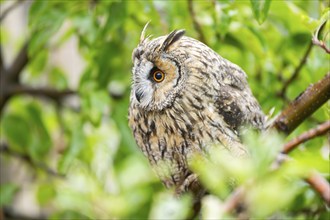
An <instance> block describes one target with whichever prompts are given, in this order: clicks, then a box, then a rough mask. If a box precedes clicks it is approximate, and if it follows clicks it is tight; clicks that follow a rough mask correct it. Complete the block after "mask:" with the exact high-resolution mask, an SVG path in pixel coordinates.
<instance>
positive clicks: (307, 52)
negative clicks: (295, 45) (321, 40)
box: [279, 42, 313, 97]
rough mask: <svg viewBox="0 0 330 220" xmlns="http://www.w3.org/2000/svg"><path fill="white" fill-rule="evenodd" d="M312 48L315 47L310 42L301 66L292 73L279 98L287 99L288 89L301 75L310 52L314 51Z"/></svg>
mask: <svg viewBox="0 0 330 220" xmlns="http://www.w3.org/2000/svg"><path fill="white" fill-rule="evenodd" d="M312 47H313V43H312V42H310V43H309V45H308V47H307V50H306V52H305V54H304V56H303V57H302V58H301V60H300V63H299V65H298V66H297V67H296V69H295V70H294V72H293V73H292V75H291V77H290V78H289V79H287V80H286V81H285V82H284V85H283V87H282V90H281V92H280V93H279V96H280V97H285V94H286V90H287V89H288V87H289V85H290V84H291V83H292V82H293V81H294V80H295V79H296V78H297V77H298V75H299V73H300V70H301V69H302V67H303V66H304V64H305V63H306V61H307V57H308V56H309V54H310V52H311V51H312Z"/></svg>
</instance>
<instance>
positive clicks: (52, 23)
mask: <svg viewBox="0 0 330 220" xmlns="http://www.w3.org/2000/svg"><path fill="white" fill-rule="evenodd" d="M61 6H62V5H61V4H59V3H58V2H56V1H53V2H52V1H34V2H33V4H32V6H31V8H30V11H29V27H30V30H31V32H32V33H33V34H31V40H30V44H29V54H30V56H34V55H35V53H36V52H38V51H39V50H40V49H42V47H43V46H44V45H45V44H46V43H47V42H48V41H49V39H50V38H51V37H52V36H53V35H54V34H55V33H56V32H57V31H58V29H59V28H60V27H61V26H62V23H63V22H64V20H65V18H66V16H67V13H66V11H65V10H63V8H62V7H61Z"/></svg>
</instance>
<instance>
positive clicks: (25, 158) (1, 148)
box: [0, 143, 64, 178]
mask: <svg viewBox="0 0 330 220" xmlns="http://www.w3.org/2000/svg"><path fill="white" fill-rule="evenodd" d="M0 152H1V153H4V154H7V155H9V156H12V157H15V158H18V159H20V160H23V161H25V162H26V163H28V164H29V165H30V166H32V167H37V168H39V169H41V170H43V171H44V172H46V173H47V174H49V175H51V176H55V177H60V178H63V177H64V175H63V174H59V173H57V172H56V171H54V170H52V169H51V168H49V167H48V166H47V165H46V164H44V163H42V162H34V161H33V160H32V158H31V157H30V155H27V154H23V153H19V152H16V151H14V150H12V149H10V148H9V146H8V145H7V144H6V143H1V144H0Z"/></svg>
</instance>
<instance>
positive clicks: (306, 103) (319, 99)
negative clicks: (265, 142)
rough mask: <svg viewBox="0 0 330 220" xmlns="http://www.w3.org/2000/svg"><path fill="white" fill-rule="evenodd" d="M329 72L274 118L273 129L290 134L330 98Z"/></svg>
mask: <svg viewBox="0 0 330 220" xmlns="http://www.w3.org/2000/svg"><path fill="white" fill-rule="evenodd" d="M329 91H330V72H329V73H327V75H326V76H325V77H324V78H323V79H322V80H320V81H319V82H317V83H315V84H313V85H311V86H310V87H308V88H307V89H306V90H305V91H304V92H303V93H302V94H300V95H299V96H298V97H297V98H296V99H295V100H294V101H293V102H292V103H291V104H290V105H289V106H288V107H287V108H286V109H285V110H284V111H282V113H281V114H280V115H279V116H278V117H277V118H276V120H275V122H274V124H273V127H275V128H276V129H277V130H278V131H281V132H284V133H286V134H290V133H291V132H292V131H293V130H294V129H295V128H296V127H297V126H298V125H299V124H300V123H301V122H303V121H304V120H305V119H306V118H307V117H309V116H310V115H311V114H312V113H313V112H315V111H316V110H317V109H318V108H319V107H320V106H322V105H323V104H324V103H325V102H326V101H327V100H328V99H329V98H330V92H329Z"/></svg>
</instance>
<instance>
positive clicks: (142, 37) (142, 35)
mask: <svg viewBox="0 0 330 220" xmlns="http://www.w3.org/2000/svg"><path fill="white" fill-rule="evenodd" d="M149 23H150V21H148V22H147V23H146V25H144V28H143V30H142V32H141V35H140V44H142V43H143V42H144V40H145V39H146V38H145V34H146V30H147V27H148V25H149Z"/></svg>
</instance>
